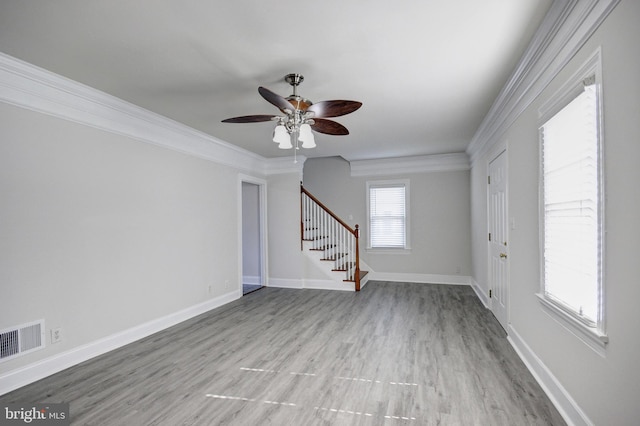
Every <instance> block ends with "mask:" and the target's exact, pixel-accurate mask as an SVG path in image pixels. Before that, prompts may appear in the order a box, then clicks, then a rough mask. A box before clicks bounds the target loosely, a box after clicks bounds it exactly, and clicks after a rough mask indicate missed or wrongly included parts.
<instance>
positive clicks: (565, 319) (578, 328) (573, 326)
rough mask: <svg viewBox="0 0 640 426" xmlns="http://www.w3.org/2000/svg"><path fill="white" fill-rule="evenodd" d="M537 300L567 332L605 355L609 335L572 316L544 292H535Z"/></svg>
mask: <svg viewBox="0 0 640 426" xmlns="http://www.w3.org/2000/svg"><path fill="white" fill-rule="evenodd" d="M536 296H537V297H538V300H540V304H541V305H542V308H543V309H544V311H545V312H546V313H547V314H549V316H551V318H553V319H554V320H556V321H557V322H558V323H560V325H561V326H563V327H564V328H566V329H567V330H568V331H569V332H571V333H572V334H573V335H575V336H576V337H577V338H579V339H580V340H582V341H583V342H584V343H585V344H586V345H587V346H589V347H590V348H591V349H593V350H594V351H595V352H597V353H598V354H599V355H600V356H602V357H604V356H605V349H606V346H607V343H609V337H608V336H607V335H606V334H604V333H602V332H600V331H598V330H597V329H596V328H595V327H589V326H588V325H586V324H583V323H582V322H580V321H578V320H577V319H575V318H573V317H572V316H571V315H569V314H568V313H566V312H565V311H564V310H562V309H561V308H559V307H558V306H557V305H556V304H555V303H553V302H551V301H550V300H549V299H547V298H546V297H545V296H544V294H541V293H536Z"/></svg>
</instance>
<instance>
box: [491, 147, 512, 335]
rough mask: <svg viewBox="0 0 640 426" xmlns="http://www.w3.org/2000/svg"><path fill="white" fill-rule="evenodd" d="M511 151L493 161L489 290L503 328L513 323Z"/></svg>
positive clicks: (496, 315) (493, 307)
mask: <svg viewBox="0 0 640 426" xmlns="http://www.w3.org/2000/svg"><path fill="white" fill-rule="evenodd" d="M506 157H507V154H506V151H502V152H501V153H500V154H499V155H498V156H497V157H495V158H494V159H493V160H492V161H491V162H490V163H489V179H488V188H489V189H488V194H489V199H488V208H489V212H488V220H489V235H488V240H489V291H490V295H491V310H492V311H493V314H494V315H495V317H496V318H497V319H498V321H499V322H500V324H501V325H502V327H503V328H504V329H505V330H507V326H508V324H509V252H508V238H507V237H508V235H507V234H508V232H507V221H508V219H507V159H506Z"/></svg>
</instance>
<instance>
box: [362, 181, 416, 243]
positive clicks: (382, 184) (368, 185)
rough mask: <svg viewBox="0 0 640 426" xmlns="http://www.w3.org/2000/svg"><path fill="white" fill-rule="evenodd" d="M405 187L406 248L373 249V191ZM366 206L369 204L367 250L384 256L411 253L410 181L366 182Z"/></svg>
mask: <svg viewBox="0 0 640 426" xmlns="http://www.w3.org/2000/svg"><path fill="white" fill-rule="evenodd" d="M400 186H402V187H404V247H377V246H376V247H373V246H372V245H371V189H372V188H381V187H400ZM366 191H367V194H366V204H367V248H366V250H367V251H369V252H375V253H384V254H408V253H410V252H411V239H410V232H409V231H410V229H411V227H410V226H411V220H410V217H411V215H410V207H411V202H410V198H411V196H410V194H411V187H410V182H409V179H392V180H375V181H367V182H366Z"/></svg>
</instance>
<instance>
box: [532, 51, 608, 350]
mask: <svg viewBox="0 0 640 426" xmlns="http://www.w3.org/2000/svg"><path fill="white" fill-rule="evenodd" d="M601 56H602V55H601V49H600V48H598V49H597V50H596V51H595V52H594V54H592V55H591V57H590V58H589V59H588V60H587V61H586V62H585V63H584V64H583V65H582V66H581V67H580V68H579V69H578V71H577V72H575V73H574V74H573V76H571V77H570V78H569V79H568V80H567V81H566V82H565V83H564V85H562V87H561V88H560V89H559V90H558V91H557V92H556V93H554V94H553V95H552V96H550V97H549V99H548V100H547V101H546V102H545V103H544V104H543V105H542V106H541V107H540V109H539V114H538V117H539V120H538V132H539V134H538V140H539V143H538V147H539V161H538V163H539V181H538V189H539V192H538V205H539V216H538V217H539V230H540V235H539V250H540V292H539V293H537V294H536V296H537V297H538V299H539V301H540V303H541V306H542V308H543V309H544V311H545V312H546V313H547V314H549V315H550V316H551V317H552V318H553V319H555V320H556V321H558V322H559V323H560V324H561V325H562V326H563V327H565V328H567V329H568V330H569V331H570V332H572V333H573V334H574V335H575V336H577V337H578V338H579V339H580V340H582V341H583V342H584V343H586V344H587V345H588V346H589V347H590V348H592V349H593V350H594V351H596V352H597V353H598V354H600V355H601V356H604V355H605V352H604V350H605V348H606V344H607V343H608V341H609V338H608V336H607V335H606V321H605V320H606V312H605V308H606V303H605V301H606V297H605V296H606V292H605V280H604V269H605V228H604V224H605V221H604V214H605V197H604V149H603V146H604V132H603V108H602V107H603V105H602V91H603V88H602V62H601ZM587 81H588V82H589V83H593V84H595V88H596V102H597V105H596V108H597V115H596V121H597V123H596V124H597V131H596V137H597V144H598V146H597V152H598V170H597V185H598V188H597V191H598V205H597V209H598V225H597V226H598V240H599V253H598V259H599V271H598V275H597V281H598V282H597V292H598V302H597V308H598V312H597V318H596V320H595V325H590V324H588V323H587V322H586V321H584V320H583V319H582V318H580V315H579V314H578V313H576V312H575V311H574V310H573V309H571V308H569V307H568V306H566V305H565V304H563V303H562V302H560V301H559V300H557V299H555V298H554V297H552V296H551V295H549V294H547V292H546V287H545V261H544V246H545V235H546V233H545V198H544V174H543V173H544V170H543V157H542V150H543V143H544V140H543V134H542V128H543V126H544V124H546V123H547V122H548V121H549V120H550V119H551V118H553V117H554V116H555V115H556V114H557V113H558V112H560V111H561V110H562V109H563V108H564V107H565V106H567V105H568V104H569V103H571V102H572V101H573V100H574V99H575V98H576V97H577V96H578V95H579V94H581V93H582V91H583V90H584V85H585V82H587Z"/></svg>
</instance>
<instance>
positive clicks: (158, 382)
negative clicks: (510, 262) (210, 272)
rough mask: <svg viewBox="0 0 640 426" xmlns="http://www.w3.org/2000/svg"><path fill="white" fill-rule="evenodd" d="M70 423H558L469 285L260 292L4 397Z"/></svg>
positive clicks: (386, 285)
mask: <svg viewBox="0 0 640 426" xmlns="http://www.w3.org/2000/svg"><path fill="white" fill-rule="evenodd" d="M11 402H68V403H70V411H71V417H72V421H73V424H74V425H75V424H77V425H101V426H104V425H133V426H144V425H171V426H174V425H251V426H253V425H295V426H307V425H416V426H418V425H420V426H422V425H492V426H495V425H509V426H514V425H563V424H565V423H564V421H563V420H562V418H561V416H560V415H559V414H558V412H557V410H556V409H555V408H554V407H553V405H552V404H551V402H550V401H549V399H548V398H547V397H546V396H545V394H544V393H543V391H542V390H541V388H540V386H539V385H538V384H537V383H536V381H535V380H534V378H533V377H532V376H531V374H530V373H529V372H528V370H527V369H526V367H525V366H524V364H523V363H522V361H521V360H520V359H519V358H518V356H517V355H516V353H515V352H514V350H513V349H512V348H511V346H510V345H509V343H508V342H507V340H506V335H505V333H504V331H503V330H502V328H501V327H500V325H499V324H498V322H497V321H496V320H495V318H494V317H493V316H492V314H491V312H490V311H488V310H487V309H485V308H484V307H483V306H482V305H481V303H480V302H479V301H478V299H477V297H476V296H475V294H474V292H473V290H472V289H471V288H470V287H468V286H447V285H428V284H411V283H387V282H375V281H374V282H370V283H369V284H367V286H366V287H364V289H363V290H362V291H361V292H359V293H350V292H339V291H321V290H289V289H275V288H264V289H262V290H261V291H258V292H255V293H252V294H249V295H247V296H245V297H243V298H241V299H239V300H237V301H235V302H232V303H230V304H228V305H225V306H223V307H221V308H218V309H216V310H213V311H211V312H209V313H206V314H204V315H201V316H199V317H197V318H193V319H192V320H189V321H186V322H184V323H182V324H179V325H177V326H175V327H172V328H170V329H167V330H165V331H163V332H160V333H157V334H155V335H153V336H150V337H148V338H146V339H143V340H141V341H138V342H136V343H133V344H130V345H128V346H126V347H123V348H121V349H118V350H115V351H113V352H110V353H108V354H105V355H103V356H100V357H97V358H95V359H92V360H90V361H87V362H85V363H83V364H80V365H78V366H75V367H72V368H70V369H68V370H65V371H63V372H61V373H58V374H55V375H53V376H51V377H48V378H46V379H43V380H41V381H39V382H36V383H33V384H31V385H29V386H26V387H24V388H21V389H18V390H16V391H14V392H12V393H9V394H7V395H4V396H2V397H0V403H11Z"/></svg>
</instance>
